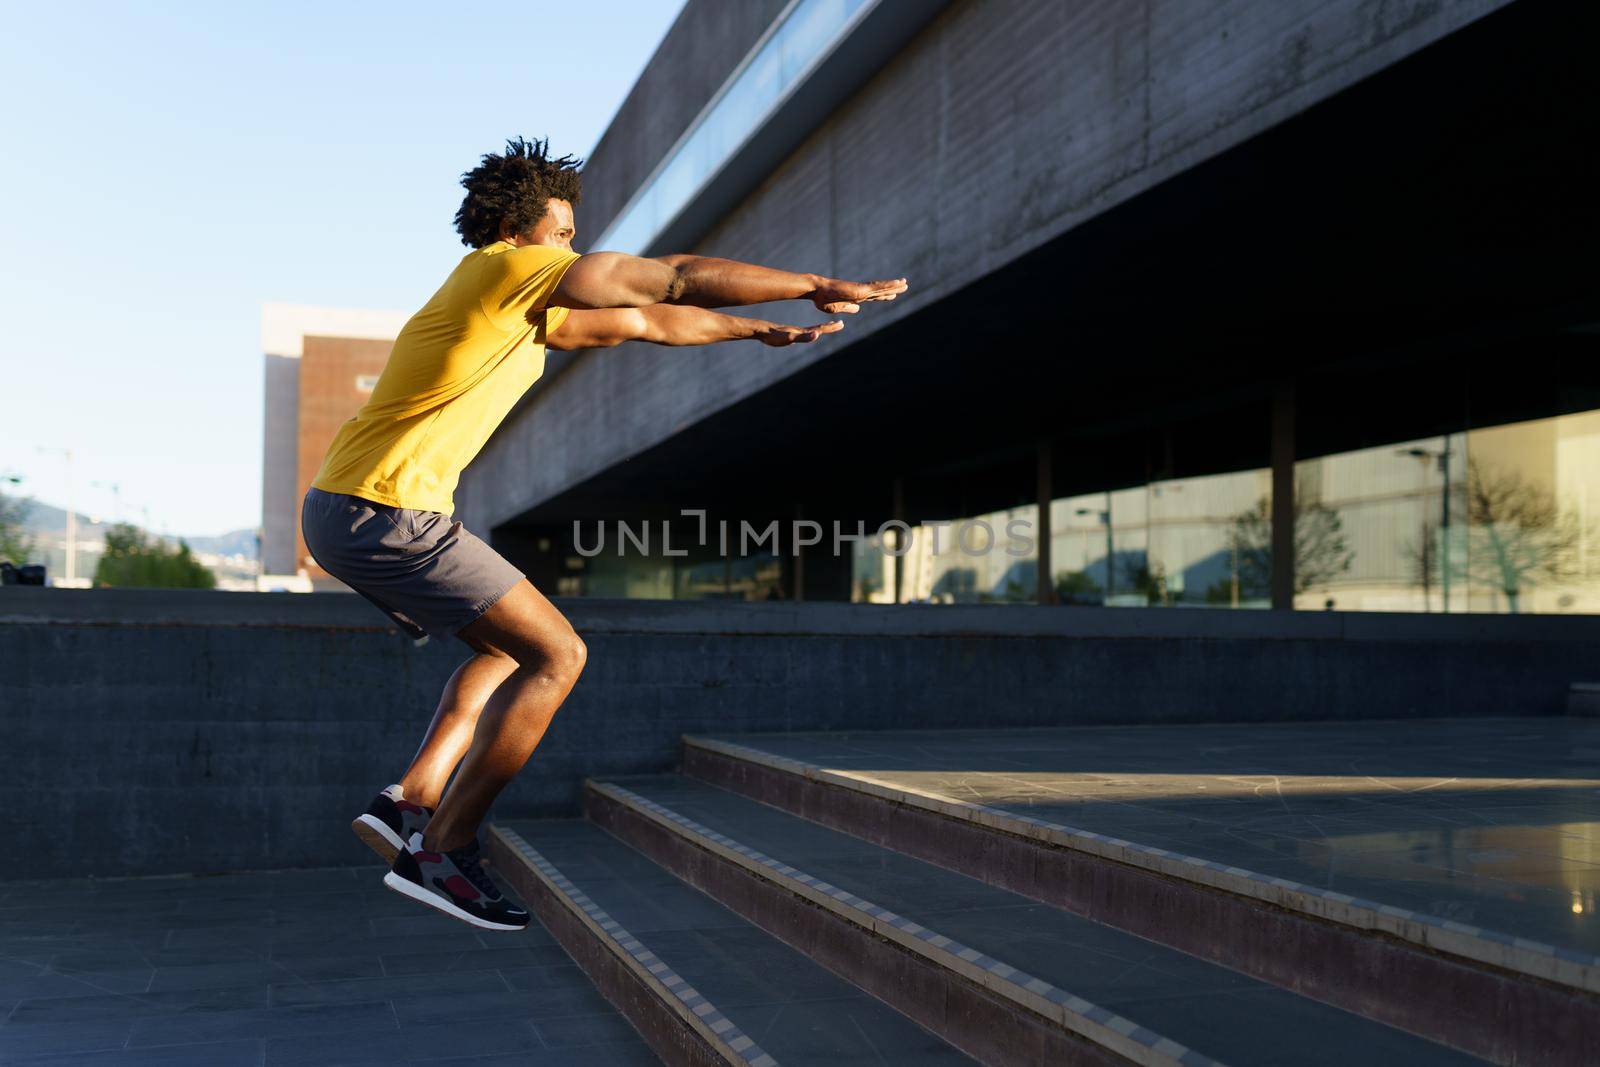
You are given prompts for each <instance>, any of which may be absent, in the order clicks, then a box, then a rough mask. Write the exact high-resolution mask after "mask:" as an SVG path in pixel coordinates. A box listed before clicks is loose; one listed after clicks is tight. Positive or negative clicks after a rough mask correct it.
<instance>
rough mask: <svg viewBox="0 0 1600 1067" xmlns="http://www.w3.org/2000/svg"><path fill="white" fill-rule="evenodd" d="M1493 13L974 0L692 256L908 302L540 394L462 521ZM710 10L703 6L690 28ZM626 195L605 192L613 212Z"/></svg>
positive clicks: (1179, 1) (654, 71) (469, 489)
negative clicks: (743, 262)
mask: <svg viewBox="0 0 1600 1067" xmlns="http://www.w3.org/2000/svg"><path fill="white" fill-rule="evenodd" d="M1498 6H1501V4H1500V0H1444V2H1438V0H1427V2H1424V0H1415V2H1412V3H1392V2H1384V3H1372V2H1368V0H1332V2H1330V0H1237V2H1233V3H1225V4H1195V3H1187V2H1183V0H1149V2H1147V3H1144V4H1129V3H1124V2H1121V0H1081V2H1071V3H1065V2H1063V3H1039V2H1037V0H982V2H978V0H958V2H956V3H952V4H951V5H950V6H949V8H948V9H947V10H946V11H945V12H944V13H943V14H942V15H940V16H939V17H938V18H937V19H936V20H935V21H934V23H933V24H932V25H931V26H930V27H929V28H928V29H927V30H926V31H924V32H923V33H922V34H920V35H919V36H918V37H917V38H915V39H914V40H913V42H912V44H911V45H910V46H909V47H907V48H906V49H905V50H904V51H903V52H902V53H901V54H900V55H899V56H898V57H897V59H896V60H895V61H894V62H893V63H891V64H889V65H888V66H887V67H885V69H883V70H882V71H881V72H879V73H878V75H877V76H876V77H875V78H874V79H873V80H872V81H871V82H870V83H868V85H867V86H866V88H864V89H863V90H861V91H860V92H859V93H857V94H856V96H855V97H853V98H852V99H851V100H850V101H849V102H848V103H847V104H846V105H845V106H844V107H842V108H840V109H839V110H838V111H837V112H835V114H834V115H832V116H831V117H830V118H829V119H828V121H827V122H825V123H824V124H823V125H822V126H821V127H820V128H819V129H817V130H816V131H815V132H814V133H813V134H812V136H811V137H810V138H808V139H807V140H806V141H805V143H804V144H802V145H801V147H800V148H799V149H798V150H797V151H796V152H795V153H794V154H793V156H792V157H791V158H790V159H789V160H788V161H787V162H786V163H785V164H784V165H783V166H782V167H780V168H779V169H778V170H777V171H776V172H775V173H773V174H772V175H771V177H770V178H769V179H768V180H767V182H766V183H765V184H764V185H762V186H761V187H760V188H759V189H757V190H756V192H755V193H753V194H752V195H751V196H750V197H749V198H748V199H747V200H746V201H745V203H744V204H743V205H741V207H740V208H739V210H738V211H737V212H735V213H734V214H733V215H731V216H730V217H729V218H728V219H726V220H725V221H724V222H723V223H722V224H721V225H720V226H719V227H718V228H717V229H715V230H714V231H713V232H711V233H710V234H708V235H707V236H706V238H705V239H704V240H703V241H702V242H700V244H699V246H698V248H697V249H694V250H695V251H700V252H703V253H708V254H715V255H724V256H732V257H735V258H741V259H753V260H756V261H758V262H763V263H771V264H774V265H779V266H785V267H789V268H791V269H796V270H808V271H817V272H822V273H832V274H836V275H841V276H845V277H881V276H883V275H885V274H902V273H903V274H906V275H908V276H909V277H910V278H911V279H912V283H913V290H912V293H911V295H910V296H909V298H904V299H901V300H900V301H898V302H896V303H895V304H893V305H888V306H885V307H877V308H870V309H868V312H867V313H865V314H862V315H861V316H859V318H858V319H856V320H852V321H851V322H850V324H849V326H848V329H847V331H846V333H845V335H843V336H842V337H841V338H837V339H829V340H828V341H826V342H824V343H822V344H818V345H813V346H806V347H800V348H794V349H785V350H784V351H783V353H782V354H781V355H777V356H774V355H766V356H762V355H761V354H760V353H759V352H754V351H752V350H751V348H750V346H748V345H723V346H720V347H712V348H706V349H697V350H685V349H676V350H673V351H672V352H671V353H670V354H669V355H665V356H664V355H663V354H662V352H661V351H660V350H659V349H656V348H653V347H652V346H648V345H624V346H621V347H619V348H616V349H609V350H602V351H597V352H590V353H586V354H584V355H582V356H580V357H578V358H577V359H575V360H574V361H572V362H571V363H570V364H569V365H567V366H566V368H565V369H564V370H562V371H561V372H560V373H559V374H558V375H556V376H553V377H552V378H551V379H549V380H547V381H545V382H543V383H541V384H540V385H539V386H537V387H536V389H537V390H538V391H537V392H536V393H535V394H533V396H532V397H531V398H530V400H529V402H527V403H526V404H524V405H523V406H522V407H520V408H519V409H518V410H517V411H515V412H514V413H513V414H512V415H511V417H510V418H509V419H508V420H507V421H506V422H505V423H504V424H503V425H502V427H501V428H500V430H499V432H498V433H497V434H496V436H495V437H494V438H493V439H492V440H491V441H490V442H489V444H488V446H487V447H486V448H485V449H484V451H483V452H482V453H481V454H480V456H479V457H478V459H477V460H476V461H475V463H474V464H473V466H472V467H471V468H469V469H468V470H467V472H466V473H465V475H464V476H463V478H462V483H461V485H462V488H461V491H460V492H459V493H458V495H457V500H458V504H459V511H460V516H461V518H462V519H463V520H464V521H465V522H466V523H467V525H468V526H469V527H472V528H475V529H477V530H479V531H480V532H487V531H488V530H490V529H492V528H493V527H494V526H495V525H496V524H499V523H501V522H505V521H507V520H510V519H512V518H514V517H515V516H517V515H519V514H521V513H522V512H524V511H526V510H528V509H529V508H532V507H534V506H536V505H538V504H539V503H541V502H543V501H546V500H549V499H550V498H552V497H554V496H555V495H557V494H558V493H560V492H561V491H562V490H564V489H567V488H569V487H571V486H573V485H576V484H579V483H581V482H582V481H584V480H585V479H587V478H590V477H593V476H594V475H596V474H599V473H601V472H603V471H605V470H607V469H609V468H611V467H613V466H614V465H616V464H618V463H620V462H622V461H624V460H626V459H628V458H629V457H631V456H634V455H637V454H639V453H641V452H643V451H644V450H646V449H647V448H649V447H651V446H652V445H655V444H657V443H659V442H660V441H662V440H664V439H666V438H668V437H670V436H671V435H673V434H675V433H677V432H679V431H680V430H681V429H682V428H683V427H685V426H687V425H691V424H693V423H695V422H697V421H699V420H701V419H704V418H706V417H707V416H709V415H711V414H713V413H715V412H716V411H719V410H721V409H723V408H726V407H728V406H729V405H731V404H733V403H735V402H737V401H738V400H740V399H743V398H745V397H748V396H750V395H752V394H753V393H755V392H756V391H758V390H760V389H762V388H763V387H765V386H768V385H771V384H772V383H774V382H776V381H779V380H781V379H782V378H784V377H785V376H787V375H789V374H791V373H793V372H794V371H795V370H797V369H799V368H800V367H802V366H805V365H807V364H808V363H810V362H811V361H814V360H819V359H825V358H848V354H847V353H845V351H844V350H845V349H846V348H847V347H848V346H849V344H850V343H851V342H852V341H858V340H860V339H861V338H864V337H866V336H869V335H870V334H871V333H872V332H874V331H876V330H878V329H881V328H883V327H884V326H885V325H887V324H889V323H892V322H894V321H897V320H898V319H900V318H902V317H905V316H908V315H915V314H916V313H917V312H918V311H919V310H921V309H924V308H927V307H928V306H929V305H930V304H932V303H934V302H936V301H938V300H940V299H941V298H943V297H945V296H947V295H949V294H951V293H953V292H955V291H957V290H958V289H960V288H961V287H962V286H964V285H966V284H968V283H970V282H972V281H974V280H975V279H977V278H980V277H982V276H983V275H985V274H987V273H989V272H991V271H993V270H995V269H996V268H998V267H1000V266H1002V265H1004V264H1006V263H1009V262H1011V261H1013V260H1015V259H1016V258H1017V257H1019V256H1021V255H1022V254H1023V253H1025V252H1027V251H1029V250H1031V249H1034V248H1037V247H1038V246H1040V245H1042V244H1043V243H1045V242H1046V241H1049V240H1050V239H1052V238H1054V237H1056V236H1058V235H1060V234H1062V233H1064V232H1066V231H1067V230H1069V229H1071V228H1073V227H1075V226H1078V225H1079V224H1081V223H1083V222H1085V221H1087V220H1089V219H1092V218H1094V217H1095V216H1097V215H1099V214H1101V213H1103V212H1105V211H1107V210H1109V209H1110V208H1112V207H1114V206H1116V205H1118V204H1120V203H1123V202H1125V201H1127V200H1128V199H1130V198H1131V197H1133V196H1135V195H1136V194H1138V193H1140V192H1143V191H1145V190H1147V189H1149V188H1151V187H1152V186H1155V185H1157V184H1159V183H1161V182H1162V181H1165V180H1166V179H1168V178H1170V177H1172V176H1174V175H1177V174H1179V173H1181V172H1183V171H1184V170H1186V169H1188V168H1190V167H1192V166H1194V165H1195V164H1197V163H1199V162H1201V161H1203V160H1205V159H1208V158H1211V157H1213V156H1216V155H1218V154H1220V153H1222V152H1223V151H1225V150H1226V149H1228V148H1230V147H1232V146H1235V145H1238V144H1240V143H1241V142H1243V141H1244V140H1246V139H1248V138H1249V137H1251V136H1253V135H1255V134H1257V133H1260V132H1261V131H1263V130H1265V129H1267V128H1268V127H1270V126H1272V125H1274V124H1276V123H1278V122H1281V121H1283V120H1284V119H1286V118H1289V117H1291V116H1293V115H1295V114H1297V113H1299V112H1302V111H1304V110H1306V109H1307V108H1309V107H1311V106H1313V105H1314V104H1316V103H1317V102H1319V101H1321V100H1325V99H1327V98H1328V97H1329V96H1331V95H1333V94H1334V93H1336V92H1338V91H1339V90H1340V89H1343V88H1345V87H1347V86H1349V85H1351V84H1353V83H1354V82H1356V81H1358V80H1360V79H1361V78H1364V77H1366V76H1367V75H1370V74H1372V73H1374V72H1376V71H1378V70H1381V69H1382V68H1384V67H1386V66H1388V65H1390V64H1393V63H1395V62H1397V61H1398V60H1400V59H1402V58H1404V57H1405V56H1407V55H1409V54H1411V53H1413V52H1415V51H1417V50H1418V49H1420V48H1423V47H1424V46H1426V45H1427V44H1429V43H1431V42H1433V41H1435V40H1437V39H1438V38H1440V37H1442V36H1443V35H1445V34H1448V33H1449V32H1451V31H1452V30H1455V29H1457V28H1459V27H1461V26H1462V25H1465V24H1466V23H1468V22H1470V21H1472V20H1473V19H1475V18H1478V17H1479V16H1481V15H1483V14H1485V13H1487V12H1488V11H1491V10H1493V9H1494V8H1496V7H1498ZM713 7H714V8H716V9H717V10H718V11H721V10H722V5H717V4H712V3H709V2H700V3H693V2H692V3H691V4H690V5H689V8H688V9H687V10H686V11H685V13H684V15H683V17H682V18H681V19H680V23H679V26H680V27H681V26H683V25H686V24H687V23H688V22H690V21H691V20H693V19H696V18H701V17H702V16H703V15H704V13H705V10H706V9H707V8H713ZM677 33H678V27H675V29H674V35H676V34H677ZM674 35H669V41H671V40H673V39H674ZM741 35H748V27H746V28H745V30H744V31H742V33H741ZM736 36H738V35H736ZM674 47H675V48H680V49H681V48H682V47H686V46H685V45H683V44H681V43H680V44H679V45H675V46H674ZM676 55H677V52H676V51H673V50H672V49H669V48H668V47H667V46H666V45H665V44H664V45H663V49H662V51H661V52H660V53H658V55H657V57H656V58H655V59H654V60H653V61H652V63H651V65H650V67H649V68H647V70H646V72H645V74H644V75H643V76H642V77H641V80H640V85H641V86H644V85H646V84H649V85H650V86H653V87H657V88H658V89H659V91H660V92H662V93H666V94H670V93H672V92H674V91H675V89H676V86H677V84H678V83H677V82H676V81H673V80H672V79H671V78H668V74H669V72H670V71H673V70H676V69H678V68H677V66H676V65H675V64H676V60H675V59H673V57H674V56H676ZM664 78H665V79H667V80H665V81H663V79H664ZM702 88H703V86H698V85H697V87H696V88H695V89H694V91H692V92H690V93H689V95H690V97H691V98H692V99H698V97H699V92H700V89H702ZM653 91H655V90H653ZM642 100H643V98H641V99H640V100H633V99H630V105H629V106H625V107H624V109H623V111H622V112H620V113H619V115H618V117H617V119H616V121H615V122H614V123H613V127H612V129H611V130H609V131H608V133H607V134H606V137H605V140H604V141H603V142H602V145H601V149H600V150H597V152H596V153H595V159H594V162H593V164H592V166H591V168H590V171H589V173H588V175H587V181H588V182H589V183H590V184H591V185H592V186H594V187H595V188H596V189H597V190H598V189H601V188H605V189H609V188H610V186H611V184H612V183H619V184H620V185H623V186H627V187H628V189H629V191H630V192H631V189H632V188H633V186H634V185H637V181H638V180H640V179H642V177H643V176H644V175H645V174H646V173H647V172H648V167H647V166H645V165H644V160H645V159H647V158H648V156H649V154H650V152H651V151H654V150H655V146H656V145H657V144H658V143H659V144H660V145H661V150H662V151H664V150H665V147H666V146H669V145H670V144H671V142H672V140H673V139H674V138H675V136H676V134H675V133H674V134H673V136H672V137H668V136H666V134H660V135H659V136H654V137H653V139H652V137H651V136H650V135H647V134H645V133H644V132H643V131H641V130H636V129H634V128H633V126H634V124H636V123H642V122H647V121H648V117H649V116H650V115H651V114H653V112H652V111H651V110H650V109H649V108H647V107H646V106H645V105H644V103H643V102H642ZM655 106H656V107H658V108H661V107H666V106H667V105H666V104H664V103H663V104H657V105H655ZM680 110H681V111H683V112H684V113H685V114H687V113H690V112H691V111H693V110H698V106H696V107H695V108H688V107H682V108H680ZM677 118H678V116H677V115H676V114H675V115H674V119H675V120H676V119H677ZM668 125H669V126H671V125H672V124H671V123H668ZM647 144H648V146H649V147H648V149H647V147H646V146H647ZM624 146H627V147H626V148H625V147H624ZM613 161H615V162H613ZM653 162H654V161H653V160H652V161H651V164H652V165H653ZM613 167H616V168H618V169H619V170H620V172H621V173H624V174H625V175H626V179H625V180H623V179H618V178H616V177H615V176H614V175H613V174H612V173H611V168H613ZM636 176H637V178H636ZM630 183H631V184H630ZM615 198H616V196H615V194H613V193H611V192H606V193H603V194H600V196H599V200H600V201H602V202H603V203H605V204H606V205H608V206H607V207H606V208H603V209H602V213H605V212H607V211H609V212H614V211H615V209H616V208H615V206H610V205H611V201H612V200H614V199H615ZM607 217H609V216H607ZM585 225H587V224H585ZM590 232H591V233H593V232H594V231H590ZM755 313H756V314H764V313H765V314H768V315H769V317H778V316H779V315H780V312H779V311H778V309H776V308H770V309H767V311H766V312H762V311H757V312H755ZM795 313H796V312H795V308H794V307H792V306H791V307H787V308H785V309H784V310H783V312H782V313H781V314H789V315H793V314H795ZM807 321H809V320H807ZM685 506H694V502H692V501H690V502H686V504H685Z"/></svg>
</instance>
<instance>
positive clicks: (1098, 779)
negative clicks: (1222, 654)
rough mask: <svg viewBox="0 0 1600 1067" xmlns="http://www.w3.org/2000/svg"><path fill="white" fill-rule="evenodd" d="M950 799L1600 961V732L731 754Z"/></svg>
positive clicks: (1498, 726)
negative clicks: (765, 756) (815, 767)
mask: <svg viewBox="0 0 1600 1067" xmlns="http://www.w3.org/2000/svg"><path fill="white" fill-rule="evenodd" d="M729 740H734V741H738V742H739V743H741V744H746V745H753V746H755V747H758V748H761V749H763V750H765V751H768V752H772V753H775V754H777V755H780V756H787V757H790V758H792V759H797V760H803V761H805V762H808V763H815V764H820V765H822V766H825V767H831V768H837V769H840V770H848V771H852V772H856V773H862V774H866V775H868V776H870V777H871V778H873V779H875V780H879V781H883V782H886V783H892V784H896V785H900V786H906V787H910V788H914V789H918V790H921V791H923V792H927V793H933V794H936V795H941V796H947V797H953V798H957V799H961V800H966V801H970V802H975V803H981V804H987V805H990V806H993V807H998V808H1003V809H1007V810H1015V811H1024V812H1027V813H1029V814H1031V815H1034V816H1036V817H1038V818H1043V819H1048V820H1050V821H1052V822H1058V823H1064V824H1066V825H1068V826H1074V827H1079V828H1082V829H1086V830H1093V831H1097V832H1099V833H1105V834H1110V835H1113V836H1117V837H1122V838H1125V839H1127V840H1131V841H1136V842H1138V843H1140V844H1146V845H1154V846H1157V847H1160V848H1166V849H1170V850H1172V851H1175V852H1181V853H1186V854H1190V855H1197V856H1201V857H1203V858H1205V859H1210V860H1216V861H1219V862H1224V863H1228V864H1231V865H1234V866H1238V867H1243V868H1246V869H1248V870H1252V871H1256V872H1258V873H1261V874H1265V875H1268V876H1272V877H1279V878H1288V879H1292V880H1294V881H1298V882H1304V883H1307V884H1309V885H1315V886H1321V887H1324V888H1328V889H1333V890H1337V891H1340V892H1345V893H1350V894H1352V895H1356V896H1361V897H1366V898H1369V899H1374V900H1378V901H1381V902H1383V903H1386V904H1394V905H1396V906H1400V907H1405V908H1410V909H1412V910H1415V911H1422V912H1427V913H1429V914H1434V915H1439V916H1442V917H1443V918H1447V919H1455V920H1457V921H1460V922H1464V923H1471V924H1474V925H1477V926H1482V927H1486V928H1489V929H1495V930H1500V931H1503V932H1505V933H1508V934H1514V935H1518V936H1522V937H1527V938H1531V939H1534V940H1538V941H1543V942H1548V943H1553V944H1556V945H1562V946H1566V947H1570V948H1573V949H1579V950H1583V951H1589V952H1600V920H1597V918H1596V914H1595V908H1596V905H1597V903H1600V901H1597V899H1596V898H1597V895H1600V721H1594V720H1575V719H1560V718H1549V719H1543V718H1541V719H1532V718H1523V719H1455V720H1426V719H1419V720H1412V721H1406V722H1366V723H1308V724H1293V723H1273V724H1271V725H1259V726H1258V725H1235V726H1171V727H1168V726H1135V727H1088V728H1081V727H1080V728H1074V729H1063V730H1005V731H1000V732H978V731H971V732H968V731H961V732H954V731H932V732H923V731H893V732H881V733H860V734H791V735H777V734H769V735H761V736H751V735H747V736H743V737H730V738H729Z"/></svg>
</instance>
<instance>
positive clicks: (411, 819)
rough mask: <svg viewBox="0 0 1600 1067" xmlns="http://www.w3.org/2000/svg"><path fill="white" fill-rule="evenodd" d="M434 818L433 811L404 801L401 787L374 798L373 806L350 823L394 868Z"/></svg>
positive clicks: (392, 786) (366, 842)
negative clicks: (403, 850)
mask: <svg viewBox="0 0 1600 1067" xmlns="http://www.w3.org/2000/svg"><path fill="white" fill-rule="evenodd" d="M432 816H433V811H432V810H431V809H428V808H425V807H423V806H422V805H421V804H413V803H411V801H409V800H406V799H405V798H404V794H403V792H402V791H401V789H400V787H399V786H398V785H391V786H390V787H389V788H387V789H385V790H384V791H383V792H381V793H379V794H378V795H377V796H375V797H373V798H372V803H371V804H368V805H367V810H366V811H365V812H364V813H363V814H361V815H358V816H357V817H356V819H355V821H354V822H352V823H351V824H350V829H352V830H354V831H355V832H356V836H357V837H359V838H361V840H362V842H363V843H365V844H366V846H367V847H368V848H370V849H372V851H374V852H376V853H377V854H378V855H380V856H382V857H383V862H385V863H387V864H390V865H391V866H392V865H393V864H394V858H395V856H397V855H399V854H400V851H401V850H402V849H404V848H405V843H406V842H407V841H409V840H410V839H411V835H412V834H414V833H420V832H421V831H422V830H423V828H424V827H426V826H427V825H428V820H429V819H430V818H431V817H432Z"/></svg>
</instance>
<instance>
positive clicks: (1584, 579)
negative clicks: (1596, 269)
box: [1295, 411, 1600, 613]
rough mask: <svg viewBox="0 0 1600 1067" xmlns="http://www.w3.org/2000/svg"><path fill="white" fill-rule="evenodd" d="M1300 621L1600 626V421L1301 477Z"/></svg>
mask: <svg viewBox="0 0 1600 1067" xmlns="http://www.w3.org/2000/svg"><path fill="white" fill-rule="evenodd" d="M1295 481H1296V489H1297V494H1298V495H1299V497H1300V506H1299V508H1298V509H1297V512H1298V514H1297V523H1296V571H1297V576H1296V583H1295V586H1296V589H1295V592H1296V597H1295V606H1296V607H1299V608H1321V607H1335V608H1339V609H1343V610H1351V611H1451V612H1463V611H1469V612H1497V613H1521V612H1540V613H1563V612H1564V613H1578V612H1582V613H1597V612H1600V515H1597V514H1596V510H1597V508H1600V411H1589V412H1582V413H1579V414H1573V415H1562V416H1557V417H1554V418H1548V419H1537V420H1533V421H1529V422H1518V423H1511V424H1508V425H1503V426H1493V427H1486V428H1483V429H1476V430H1470V431H1468V432H1466V433H1456V434H1449V435H1445V436H1439V437H1431V438H1423V439H1419V440H1413V441H1397V442H1394V443H1393V444H1390V445H1385V446H1382V447H1378V448H1367V449H1362V450H1360V451H1355V452H1345V453H1341V454H1339V455H1333V456H1323V457H1321V458H1318V459H1312V460H1305V461H1302V462H1301V463H1299V464H1297V465H1296V472H1295Z"/></svg>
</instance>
